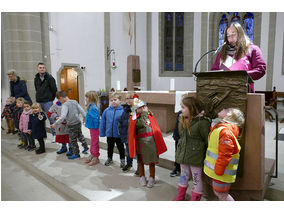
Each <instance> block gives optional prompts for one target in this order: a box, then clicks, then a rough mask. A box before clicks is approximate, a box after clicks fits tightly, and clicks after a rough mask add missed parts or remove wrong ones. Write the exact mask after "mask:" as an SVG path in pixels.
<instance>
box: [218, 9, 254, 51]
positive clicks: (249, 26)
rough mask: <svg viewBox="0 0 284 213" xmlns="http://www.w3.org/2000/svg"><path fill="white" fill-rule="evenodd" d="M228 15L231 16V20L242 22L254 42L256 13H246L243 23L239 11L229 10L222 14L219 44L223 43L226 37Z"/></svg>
mask: <svg viewBox="0 0 284 213" xmlns="http://www.w3.org/2000/svg"><path fill="white" fill-rule="evenodd" d="M227 16H228V17H232V18H231V22H239V23H240V24H242V26H243V29H244V31H245V32H246V34H247V35H248V37H249V38H250V40H251V41H252V42H253V27H254V15H253V13H249V12H248V13H245V15H244V17H243V19H242V23H241V18H240V16H239V13H232V12H227V13H226V14H223V15H222V18H221V20H220V22H219V46H221V45H222V44H223V41H224V38H225V30H226V28H227V26H228V18H227Z"/></svg>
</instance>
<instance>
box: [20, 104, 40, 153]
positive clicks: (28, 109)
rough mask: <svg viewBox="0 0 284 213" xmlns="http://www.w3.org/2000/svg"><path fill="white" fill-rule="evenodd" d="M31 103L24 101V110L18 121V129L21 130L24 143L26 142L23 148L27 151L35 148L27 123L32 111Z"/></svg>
mask: <svg viewBox="0 0 284 213" xmlns="http://www.w3.org/2000/svg"><path fill="white" fill-rule="evenodd" d="M31 105H32V104H31V103H30V102H29V101H25V102H24V110H23V113H22V115H21V118H20V122H19V129H20V131H21V132H23V140H24V143H25V144H28V146H26V148H25V149H26V150H28V151H29V152H30V151H33V150H35V148H36V146H35V141H34V139H33V137H32V135H31V134H29V133H28V124H29V120H30V114H31V113H32V108H31Z"/></svg>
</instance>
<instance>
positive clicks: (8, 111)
mask: <svg viewBox="0 0 284 213" xmlns="http://www.w3.org/2000/svg"><path fill="white" fill-rule="evenodd" d="M4 117H5V118H6V119H7V120H10V119H13V106H12V104H9V105H7V104H6V105H5V106H4V109H3V111H2V113H1V118H4Z"/></svg>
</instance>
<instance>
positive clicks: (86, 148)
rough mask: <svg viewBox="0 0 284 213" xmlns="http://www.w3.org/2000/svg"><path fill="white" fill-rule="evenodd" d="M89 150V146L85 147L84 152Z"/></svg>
mask: <svg viewBox="0 0 284 213" xmlns="http://www.w3.org/2000/svg"><path fill="white" fill-rule="evenodd" d="M88 150H89V147H88V146H87V147H85V148H84V150H83V151H82V153H83V154H88V153H87V151H88Z"/></svg>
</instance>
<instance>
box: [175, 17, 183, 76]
mask: <svg viewBox="0 0 284 213" xmlns="http://www.w3.org/2000/svg"><path fill="white" fill-rule="evenodd" d="M175 16H176V21H175V22H176V26H175V70H176V71H183V32H184V31H183V25H184V24H183V20H184V14H183V13H175Z"/></svg>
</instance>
